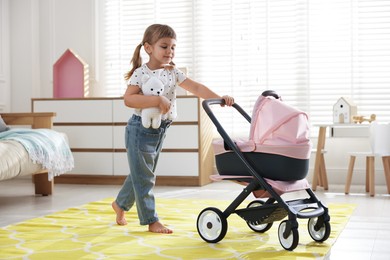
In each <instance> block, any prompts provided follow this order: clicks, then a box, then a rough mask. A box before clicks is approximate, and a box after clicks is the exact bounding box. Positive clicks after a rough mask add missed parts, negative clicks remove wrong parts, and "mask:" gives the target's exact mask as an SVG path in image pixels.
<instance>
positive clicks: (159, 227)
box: [149, 221, 173, 234]
mask: <svg viewBox="0 0 390 260" xmlns="http://www.w3.org/2000/svg"><path fill="white" fill-rule="evenodd" d="M149 231H150V232H153V233H163V234H171V233H173V231H172V230H171V229H169V228H167V227H165V226H164V225H163V224H162V223H161V222H160V221H156V222H154V223H152V224H149Z"/></svg>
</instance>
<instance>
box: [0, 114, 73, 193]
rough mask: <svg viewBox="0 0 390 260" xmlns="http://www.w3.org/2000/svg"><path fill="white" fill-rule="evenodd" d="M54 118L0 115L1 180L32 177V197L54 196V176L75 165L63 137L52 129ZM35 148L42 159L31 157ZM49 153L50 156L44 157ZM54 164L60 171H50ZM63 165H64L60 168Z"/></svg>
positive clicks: (32, 115) (28, 115)
mask: <svg viewBox="0 0 390 260" xmlns="http://www.w3.org/2000/svg"><path fill="white" fill-rule="evenodd" d="M55 115H56V114H55V113H0V181H3V180H8V179H12V178H17V177H21V176H31V175H32V181H33V184H34V186H35V194H39V195H43V196H47V195H51V194H52V193H53V187H54V176H58V175H60V174H62V173H65V172H66V171H69V170H70V169H71V168H73V165H74V162H73V156H72V154H71V151H70V148H69V146H68V142H67V139H66V135H65V134H63V133H59V132H56V131H54V130H52V126H53V118H54V117H55ZM35 136H39V138H40V139H38V138H37V137H35ZM21 138H22V139H21ZM25 139H27V140H25ZM38 146H40V147H39V149H40V150H39V151H38V152H35V154H40V156H38V157H45V159H44V160H40V159H37V156H33V155H34V152H33V151H35V150H34V149H35V148H36V147H38ZM42 147H43V148H42ZM56 149H57V150H56ZM48 150H49V151H50V152H51V154H52V155H53V156H52V155H50V156H47V155H48V152H47V151H48ZM42 154H43V155H42ZM56 164H60V167H62V168H61V169H60V170H58V169H57V168H54V169H53V167H52V166H51V165H56ZM64 164H67V166H66V167H63V165H64Z"/></svg>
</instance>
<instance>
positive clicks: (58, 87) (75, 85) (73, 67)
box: [53, 49, 89, 98]
mask: <svg viewBox="0 0 390 260" xmlns="http://www.w3.org/2000/svg"><path fill="white" fill-rule="evenodd" d="M88 95H89V66H88V64H87V63H86V62H84V61H83V60H82V59H81V58H80V56H79V55H77V54H76V53H75V52H73V51H72V50H71V49H67V50H66V51H65V52H64V54H62V56H61V57H60V58H59V59H58V60H57V61H56V63H54V66H53V97H54V98H79V97H86V96H88Z"/></svg>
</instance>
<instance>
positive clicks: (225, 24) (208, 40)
mask: <svg viewBox="0 0 390 260" xmlns="http://www.w3.org/2000/svg"><path fill="white" fill-rule="evenodd" d="M99 2H100V3H101V5H100V6H99V7H98V17H99V22H100V26H99V28H100V35H101V37H100V41H99V46H100V50H101V52H100V53H101V55H100V56H101V57H100V64H101V66H100V73H99V75H101V78H100V79H99V82H100V84H101V85H102V86H104V88H102V89H104V91H103V93H102V95H105V96H119V95H122V94H123V93H124V90H125V84H124V81H123V74H124V73H125V72H126V71H128V70H129V69H130V68H129V62H130V60H131V56H132V54H133V50H134V48H135V46H136V45H137V44H139V42H140V41H141V40H142V35H143V32H144V30H145V28H146V27H147V26H148V25H150V24H152V23H166V24H169V25H171V26H172V27H173V28H174V29H175V30H176V33H177V35H178V46H177V53H176V58H175V63H176V64H177V65H178V66H179V67H187V68H188V75H189V76H190V77H191V78H193V79H194V80H196V81H199V82H202V83H204V84H205V85H207V86H209V87H210V88H211V89H213V90H214V91H216V92H217V93H220V94H230V95H233V96H234V97H235V99H236V101H237V102H238V103H239V104H240V105H241V106H242V107H243V108H244V109H245V110H246V111H247V112H248V113H251V112H252V111H251V107H252V106H253V104H254V102H255V100H256V99H257V97H258V95H259V94H260V93H261V92H262V91H264V90H266V89H274V90H276V91H277V92H278V93H279V94H281V95H282V97H283V100H284V101H285V102H288V103H289V104H291V105H293V106H296V107H298V108H300V109H302V110H304V111H306V112H307V113H308V114H309V117H310V121H311V123H312V124H318V123H329V122H332V120H333V117H332V110H333V104H334V103H336V102H337V100H338V99H339V98H340V97H342V96H345V97H349V98H350V99H352V100H353V101H354V102H355V103H356V105H357V106H358V114H359V115H364V116H367V117H368V116H370V115H371V114H376V115H377V119H378V120H380V121H390V102H389V101H390V1H386V0H382V1H379V0H378V1H375V0H328V1H321V0H229V1H226V0H224V1H216V0H210V1H195V0H187V1H186V0H182V1H179V0H165V1H157V0H145V1H142V2H139V1H134V0H105V1H99ZM144 58H145V59H146V56H144ZM217 110H218V111H217V112H216V113H218V114H220V113H221V117H220V119H221V121H222V122H223V125H224V126H225V128H227V130H228V132H230V133H231V134H240V133H241V132H242V131H244V132H245V133H247V132H248V129H247V128H245V127H243V125H242V124H241V123H237V122H241V121H239V120H240V116H239V115H238V114H237V113H235V112H234V111H231V110H229V111H228V110H227V109H225V108H223V109H219V108H218V109H217ZM220 111H221V112H220ZM179 113H180V111H179ZM313 134H316V133H314V132H313Z"/></svg>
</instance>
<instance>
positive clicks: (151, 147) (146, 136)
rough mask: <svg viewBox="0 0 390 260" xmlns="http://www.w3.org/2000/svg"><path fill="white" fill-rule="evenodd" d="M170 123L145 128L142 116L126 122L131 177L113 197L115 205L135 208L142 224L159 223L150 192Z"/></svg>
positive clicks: (125, 208)
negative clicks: (154, 127) (115, 196)
mask: <svg viewBox="0 0 390 260" xmlns="http://www.w3.org/2000/svg"><path fill="white" fill-rule="evenodd" d="M170 125H171V121H169V120H163V121H162V122H161V126H160V127H159V128H158V129H153V128H144V127H143V126H142V123H141V117H140V116H137V115H133V116H132V117H131V118H130V120H129V121H128V123H127V126H126V132H125V142H126V150H127V159H128V162H129V166H130V174H129V175H128V176H127V178H126V180H125V182H124V184H123V186H122V188H121V190H120V191H119V193H118V196H117V198H116V203H117V204H118V206H119V207H120V208H121V209H123V210H125V211H129V210H130V208H131V207H132V206H133V205H134V203H135V204H136V206H137V212H138V218H139V221H140V224H141V225H148V224H151V223H154V222H156V221H158V220H159V219H158V216H157V212H156V208H155V200H154V195H153V192H152V189H153V187H154V185H155V182H156V176H155V175H154V171H155V169H156V165H157V161H158V157H159V155H160V151H161V148H162V144H163V141H164V138H165V135H166V130H167V129H168V127H169V126H170Z"/></svg>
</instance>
